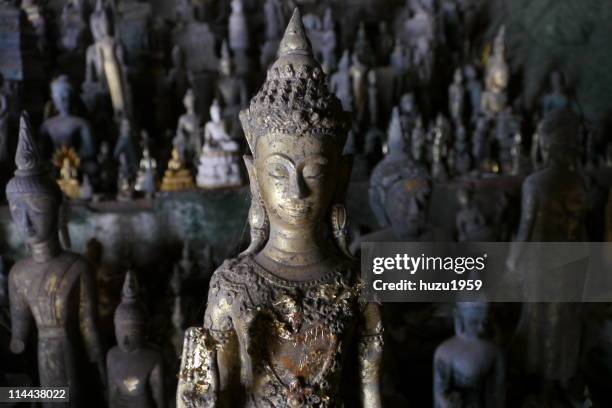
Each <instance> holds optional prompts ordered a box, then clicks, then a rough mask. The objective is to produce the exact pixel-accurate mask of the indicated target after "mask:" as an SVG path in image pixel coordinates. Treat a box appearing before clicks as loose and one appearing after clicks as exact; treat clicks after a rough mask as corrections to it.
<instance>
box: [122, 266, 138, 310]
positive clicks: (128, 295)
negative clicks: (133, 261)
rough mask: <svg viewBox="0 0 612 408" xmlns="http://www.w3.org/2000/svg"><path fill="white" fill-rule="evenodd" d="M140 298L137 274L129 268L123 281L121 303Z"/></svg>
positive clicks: (131, 301)
mask: <svg viewBox="0 0 612 408" xmlns="http://www.w3.org/2000/svg"><path fill="white" fill-rule="evenodd" d="M137 300H138V281H137V280H136V274H135V273H134V271H132V270H131V269H128V271H127V273H126V274H125V280H124V281H123V289H122V291H121V303H124V302H127V303H133V302H136V301H137Z"/></svg>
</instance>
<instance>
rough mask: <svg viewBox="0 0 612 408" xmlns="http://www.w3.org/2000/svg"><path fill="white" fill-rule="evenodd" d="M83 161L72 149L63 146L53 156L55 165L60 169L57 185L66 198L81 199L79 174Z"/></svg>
mask: <svg viewBox="0 0 612 408" xmlns="http://www.w3.org/2000/svg"><path fill="white" fill-rule="evenodd" d="M80 163H81V160H80V159H79V156H78V155H77V153H76V152H75V151H74V149H73V148H72V147H66V146H62V147H60V148H59V149H57V150H56V151H55V153H54V154H53V164H54V165H55V167H57V168H58V169H59V173H60V178H59V179H58V180H57V184H58V185H59V186H60V189H61V190H62V192H63V193H64V194H66V197H68V198H72V199H75V198H79V192H80V185H79V180H78V178H77V172H78V168H79V164H80Z"/></svg>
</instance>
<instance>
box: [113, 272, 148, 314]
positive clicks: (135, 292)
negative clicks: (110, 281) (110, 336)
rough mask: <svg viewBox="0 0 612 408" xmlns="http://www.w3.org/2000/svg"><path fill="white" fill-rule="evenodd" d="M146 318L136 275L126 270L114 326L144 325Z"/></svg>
mask: <svg viewBox="0 0 612 408" xmlns="http://www.w3.org/2000/svg"><path fill="white" fill-rule="evenodd" d="M146 316H147V313H146V310H145V308H144V305H143V304H142V303H141V301H140V295H139V288H138V281H137V279H136V274H135V273H134V271H132V270H131V269H128V271H127V273H126V274H125V281H124V282H123V288H122V290H121V303H120V304H119V306H117V310H115V325H116V324H117V323H118V322H122V323H136V324H144V323H145V320H146Z"/></svg>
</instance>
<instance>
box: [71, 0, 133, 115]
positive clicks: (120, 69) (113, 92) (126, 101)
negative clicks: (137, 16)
mask: <svg viewBox="0 0 612 408" xmlns="http://www.w3.org/2000/svg"><path fill="white" fill-rule="evenodd" d="M90 24H91V32H92V34H93V37H94V43H93V44H92V45H90V46H89V48H88V49H87V58H86V71H85V83H84V84H83V87H84V89H85V91H86V93H87V92H88V91H90V90H92V89H95V90H96V91H97V92H100V91H102V92H104V93H106V92H107V93H108V94H110V98H111V102H112V105H113V110H114V112H115V117H116V118H117V119H119V118H121V117H128V118H129V117H131V114H132V109H131V98H130V89H129V84H128V80H127V75H126V69H125V65H124V62H123V48H122V47H121V44H120V43H119V42H118V41H117V40H116V39H115V37H113V22H112V17H111V14H110V12H109V11H108V10H107V9H106V8H105V6H104V2H103V1H102V0H98V2H97V3H96V10H95V11H94V12H93V13H92V15H91V17H90Z"/></svg>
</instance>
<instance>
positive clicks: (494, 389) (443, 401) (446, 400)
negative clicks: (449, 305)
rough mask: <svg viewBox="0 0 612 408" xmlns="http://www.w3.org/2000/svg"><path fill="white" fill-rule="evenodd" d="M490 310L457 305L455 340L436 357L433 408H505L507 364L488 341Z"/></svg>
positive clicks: (482, 304)
mask: <svg viewBox="0 0 612 408" xmlns="http://www.w3.org/2000/svg"><path fill="white" fill-rule="evenodd" d="M489 324H490V306H489V304H488V303H486V302H482V301H478V302H458V303H457V305H456V307H455V336H454V337H452V338H450V339H448V340H446V341H445V342H444V343H442V344H441V345H440V346H438V348H437V349H436V353H435V355H434V361H433V364H434V407H435V408H446V407H479V408H503V407H505V405H506V384H505V380H506V363H505V361H504V355H503V351H502V350H501V349H500V348H499V347H498V346H497V345H496V344H495V343H493V342H492V341H491V340H489V339H488V334H489V333H488V330H489V328H490V326H489Z"/></svg>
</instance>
